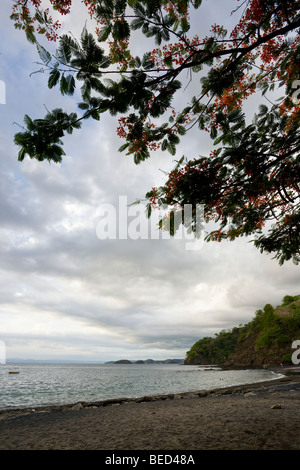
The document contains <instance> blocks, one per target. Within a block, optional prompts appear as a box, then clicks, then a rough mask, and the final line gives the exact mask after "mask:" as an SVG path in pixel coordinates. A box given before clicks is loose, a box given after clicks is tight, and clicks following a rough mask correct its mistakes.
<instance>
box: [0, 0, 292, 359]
mask: <svg viewBox="0 0 300 470" xmlns="http://www.w3.org/2000/svg"><path fill="white" fill-rule="evenodd" d="M73 3H74V4H75V6H74V7H73V13H75V14H74V15H73V16H72V18H71V17H70V18H69V17H68V18H66V23H65V24H64V29H65V31H68V30H72V31H73V32H74V33H76V34H77V33H79V32H80V31H81V29H82V27H83V26H84V18H83V16H82V15H81V13H80V12H81V11H83V10H82V6H81V2H80V1H79V0H77V1H76V0H75V1H73ZM11 4H12V1H10V0H2V1H1V7H0V8H1V15H0V21H1V31H0V35H1V45H2V47H1V50H0V52H1V55H0V80H1V81H2V84H3V83H5V85H6V99H5V104H4V103H2V104H0V113H1V129H0V132H1V139H0V146H1V147H0V155H1V159H0V168H1V186H0V191H1V197H0V207H1V226H0V230H1V241H2V243H1V245H0V261H1V263H0V304H1V305H0V340H1V341H3V342H4V343H5V346H6V356H7V357H10V358H11V357H19V358H22V359H26V358H33V359H74V360H91V361H97V360H99V361H108V360H117V359H121V358H128V359H147V358H154V359H167V358H184V357H185V354H186V351H187V350H188V349H189V348H190V347H191V346H192V345H193V343H194V342H195V341H197V340H198V339H199V338H201V337H203V336H213V335H214V334H215V333H217V332H219V331H220V330H222V329H225V328H231V327H234V326H238V325H240V324H244V323H246V322H248V321H250V320H251V319H252V318H253V316H254V314H255V311H256V310H257V309H259V308H261V307H263V306H264V305H265V304H266V303H271V304H273V305H274V306H276V305H278V304H280V303H281V300H282V298H283V297H284V296H285V295H286V294H291V295H296V294H299V293H300V285H299V267H297V266H295V265H294V264H293V263H292V262H290V263H286V264H285V265H283V266H279V265H278V263H277V261H276V260H272V257H271V256H268V255H266V254H261V253H260V252H259V251H258V250H257V249H255V248H254V246H253V244H251V243H249V242H248V240H246V239H244V238H242V239H240V240H238V241H235V242H233V243H232V242H228V243H225V242H223V243H221V244H219V243H216V244H211V243H209V244H207V243H206V244H204V246H203V247H202V248H201V249H199V250H192V251H188V250H186V244H185V243H186V240H184V239H183V240H162V239H160V240H153V239H151V238H150V236H149V237H148V239H137V240H133V239H130V238H128V239H123V240H120V239H119V238H118V237H117V238H116V239H106V240H101V239H99V237H98V236H97V231H96V228H97V224H98V223H99V210H100V212H101V208H103V207H104V204H114V205H115V208H116V210H117V211H118V200H119V197H120V196H123V197H127V200H128V202H129V203H130V202H134V201H135V200H136V199H138V198H142V197H143V196H144V195H145V193H146V192H147V191H148V190H149V189H150V188H151V187H152V186H156V185H159V184H161V183H163V181H164V174H163V172H162V170H163V171H165V170H168V169H170V168H172V166H173V161H172V160H173V158H172V157H170V155H169V154H167V153H165V152H163V153H162V152H159V151H158V152H155V153H153V156H152V158H151V159H150V160H148V161H147V162H145V163H142V164H141V165H139V166H136V165H135V164H134V163H133V161H132V159H131V158H130V157H127V156H125V155H124V154H121V153H119V152H118V148H119V146H120V145H121V144H122V142H121V141H120V140H119V139H118V138H117V136H116V132H115V130H116V120H115V119H113V118H111V117H110V116H109V115H105V116H104V117H103V118H102V120H101V122H100V124H99V123H98V122H96V121H93V122H85V123H84V125H83V127H82V130H80V131H77V132H75V133H74V135H73V136H71V137H70V138H67V139H65V140H64V142H65V144H64V149H65V152H66V154H67V156H66V157H64V159H63V163H62V164H59V165H55V164H51V165H49V163H48V162H43V163H39V162H37V161H34V160H30V159H29V158H26V159H25V161H24V162H22V163H20V162H18V161H17V152H18V149H17V148H16V146H15V145H14V144H13V136H14V134H15V133H16V132H18V131H19V130H20V129H19V127H18V126H17V125H16V124H15V123H19V124H22V122H23V117H24V114H25V113H27V114H29V115H30V116H31V117H32V118H38V117H43V116H44V115H45V107H46V108H48V109H53V108H54V107H57V106H62V107H63V108H64V109H66V110H68V111H71V110H73V109H75V107H76V99H73V98H70V97H67V98H62V97H61V95H60V94H59V93H58V92H57V91H56V90H48V89H47V88H46V80H47V76H46V74H33V75H31V77H30V74H31V73H32V72H33V71H35V70H37V69H38V68H39V66H37V65H36V64H35V62H36V61H38V60H39V58H38V56H37V53H36V49H35V47H34V46H32V45H30V44H29V43H28V42H27V41H26V40H25V38H24V35H23V33H22V32H20V31H17V30H15V29H14V26H13V23H12V21H11V20H9V14H10V6H11ZM234 4H235V2H233V1H229V0H228V1H227V0H212V1H210V2H204V5H205V8H206V10H205V11H206V13H205V14H204V12H202V14H201V17H200V19H198V22H199V23H197V24H198V26H199V36H200V37H201V35H202V31H205V34H206V30H205V28H206V27H207V25H208V24H211V23H219V24H221V23H222V21H223V22H227V23H228V24H229V22H230V21H232V18H231V17H230V11H231V10H232V6H233V5H234ZM197 80H198V78H196V79H194V80H193V82H192V83H191V84H190V86H191V87H193V86H196V85H197V83H196V82H197ZM188 90H189V89H187V92H188ZM2 101H3V99H2ZM209 145H210V143H209V141H208V139H207V137H205V136H202V135H201V134H200V133H197V134H192V135H191V136H188V137H187V138H185V139H183V140H182V143H181V145H180V148H179V149H178V158H179V157H180V156H181V155H182V154H185V155H186V156H187V157H190V158H193V157H197V156H198V155H200V154H206V153H207V152H209V150H210V146H209ZM132 220H135V218H134V217H132V216H129V222H130V221H132Z"/></svg>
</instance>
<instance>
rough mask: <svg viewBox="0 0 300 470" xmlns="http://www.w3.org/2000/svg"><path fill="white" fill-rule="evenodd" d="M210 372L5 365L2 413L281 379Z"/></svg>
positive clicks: (0, 379) (259, 373)
mask: <svg viewBox="0 0 300 470" xmlns="http://www.w3.org/2000/svg"><path fill="white" fill-rule="evenodd" d="M208 368H209V366H185V365H175V364H103V365H102V364H99V365H94V364H3V365H1V364H0V409H8V408H23V407H34V406H42V405H57V404H67V403H76V402H77V401H99V400H107V399H110V398H123V397H140V396H144V395H163V394H168V393H182V392H191V391H197V390H203V389H213V388H219V387H226V386H230V385H241V384H246V383H254V382H260V381H264V380H272V379H274V378H277V377H278V375H277V374H274V373H273V372H270V371H267V370H241V371H222V370H219V369H217V368H216V369H215V370H212V371H211V370H207V369H208ZM10 371H18V372H19V374H9V372H10Z"/></svg>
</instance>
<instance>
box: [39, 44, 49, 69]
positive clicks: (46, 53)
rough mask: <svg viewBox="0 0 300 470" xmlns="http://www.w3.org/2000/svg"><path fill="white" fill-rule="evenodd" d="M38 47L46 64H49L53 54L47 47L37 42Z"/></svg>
mask: <svg viewBox="0 0 300 470" xmlns="http://www.w3.org/2000/svg"><path fill="white" fill-rule="evenodd" d="M36 48H37V51H38V54H39V56H40V58H41V59H42V61H43V62H44V64H46V65H48V64H49V62H50V61H51V54H50V53H49V52H48V51H46V49H45V48H44V47H43V46H41V45H40V44H37V46H36Z"/></svg>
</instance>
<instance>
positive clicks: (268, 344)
mask: <svg viewBox="0 0 300 470" xmlns="http://www.w3.org/2000/svg"><path fill="white" fill-rule="evenodd" d="M215 336H216V337H215V338H211V337H205V338H202V339H200V340H199V341H197V342H196V343H195V344H194V345H193V346H192V347H191V349H190V350H189V351H188V352H187V354H186V358H185V361H184V363H185V364H210V365H212V364H217V365H220V366H222V367H228V368H241V367H243V368H245V367H249V368H250V367H266V366H274V365H276V366H279V365H291V364H292V354H293V352H294V350H293V349H292V343H293V341H295V340H300V295H296V296H291V295H286V296H285V297H284V298H283V301H282V305H279V306H278V307H275V308H274V307H272V305H270V304H267V305H265V307H264V308H263V309H262V310H261V309H260V310H257V312H256V314H255V317H254V318H253V319H252V320H251V321H250V322H249V323H247V324H246V325H243V326H239V327H235V328H232V329H231V330H223V331H221V332H220V333H216V335H215Z"/></svg>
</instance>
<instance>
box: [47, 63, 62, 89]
mask: <svg viewBox="0 0 300 470" xmlns="http://www.w3.org/2000/svg"><path fill="white" fill-rule="evenodd" d="M59 77H60V71H59V70H57V68H54V69H53V70H51V72H50V76H49V80H48V88H53V87H54V86H55V85H56V84H57V82H58V80H59Z"/></svg>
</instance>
